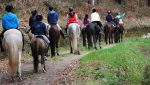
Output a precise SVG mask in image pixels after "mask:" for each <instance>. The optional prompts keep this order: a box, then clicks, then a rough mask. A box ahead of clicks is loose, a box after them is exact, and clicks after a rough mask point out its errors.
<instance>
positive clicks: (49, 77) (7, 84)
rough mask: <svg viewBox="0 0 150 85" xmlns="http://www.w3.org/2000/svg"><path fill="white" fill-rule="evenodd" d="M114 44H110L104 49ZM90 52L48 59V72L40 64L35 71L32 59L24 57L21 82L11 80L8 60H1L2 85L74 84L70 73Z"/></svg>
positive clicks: (0, 74)
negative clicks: (42, 69)
mask: <svg viewBox="0 0 150 85" xmlns="http://www.w3.org/2000/svg"><path fill="white" fill-rule="evenodd" d="M112 46H113V45H108V46H105V47H103V49H105V48H110V47H112ZM88 53H89V52H82V53H81V55H74V54H68V55H66V56H65V57H62V58H54V59H51V60H50V61H49V60H48V61H46V68H47V72H46V73H43V72H42V71H41V66H39V70H40V71H39V72H38V73H33V64H32V59H29V60H24V59H22V66H21V67H22V77H23V81H21V82H18V81H15V82H11V81H10V75H9V74H8V72H7V71H6V70H7V69H8V68H7V62H8V60H2V61H0V85H72V82H68V79H69V80H72V79H70V77H69V76H68V75H69V73H71V72H72V70H73V69H75V67H77V66H78V65H79V59H80V58H81V57H83V56H84V55H86V54H88ZM66 81H67V82H66Z"/></svg>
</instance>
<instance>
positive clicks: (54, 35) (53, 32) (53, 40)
mask: <svg viewBox="0 0 150 85" xmlns="http://www.w3.org/2000/svg"><path fill="white" fill-rule="evenodd" d="M49 40H50V47H51V57H54V56H55V54H57V55H59V52H58V51H59V50H58V46H59V41H60V30H59V28H58V26H57V25H53V26H51V28H50V30H49Z"/></svg>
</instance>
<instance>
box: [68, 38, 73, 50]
mask: <svg viewBox="0 0 150 85" xmlns="http://www.w3.org/2000/svg"><path fill="white" fill-rule="evenodd" d="M69 42H70V53H73V49H72V41H71V39H69Z"/></svg>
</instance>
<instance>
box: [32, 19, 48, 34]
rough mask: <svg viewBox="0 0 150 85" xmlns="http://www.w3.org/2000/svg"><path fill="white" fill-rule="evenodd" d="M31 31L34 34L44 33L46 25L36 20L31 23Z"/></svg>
mask: <svg viewBox="0 0 150 85" xmlns="http://www.w3.org/2000/svg"><path fill="white" fill-rule="evenodd" d="M31 32H32V33H33V34H34V35H46V25H45V24H44V23H43V22H41V21H36V22H35V23H34V24H33V29H31Z"/></svg>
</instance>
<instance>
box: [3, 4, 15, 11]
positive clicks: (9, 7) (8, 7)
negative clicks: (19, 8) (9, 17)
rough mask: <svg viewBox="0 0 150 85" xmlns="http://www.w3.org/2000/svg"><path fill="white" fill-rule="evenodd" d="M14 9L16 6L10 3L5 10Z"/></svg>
mask: <svg viewBox="0 0 150 85" xmlns="http://www.w3.org/2000/svg"><path fill="white" fill-rule="evenodd" d="M13 9H14V7H13V6H12V5H11V4H8V5H7V6H6V8H5V10H6V11H7V12H11V11H12V10H13Z"/></svg>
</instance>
